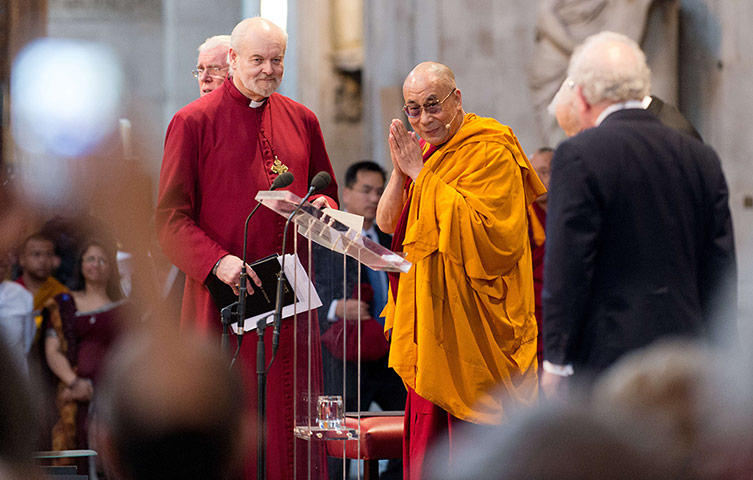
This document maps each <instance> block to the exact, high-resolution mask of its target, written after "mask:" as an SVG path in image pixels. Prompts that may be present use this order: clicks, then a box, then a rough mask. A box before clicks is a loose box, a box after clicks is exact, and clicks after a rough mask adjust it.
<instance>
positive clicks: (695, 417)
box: [592, 339, 753, 480]
mask: <svg viewBox="0 0 753 480" xmlns="http://www.w3.org/2000/svg"><path fill="white" fill-rule="evenodd" d="M743 364H745V362H744V361H741V358H733V357H732V355H729V351H725V352H722V351H721V350H719V351H715V350H713V349H711V348H710V347H707V346H705V345H703V344H701V343H697V342H691V341H688V340H683V339H672V340H664V341H659V342H656V343H654V344H652V345H651V346H649V347H647V348H644V349H641V350H637V351H635V352H632V353H631V354H629V355H626V356H625V357H623V358H622V359H621V360H620V361H619V362H617V363H616V364H615V365H614V366H613V367H612V368H610V369H609V370H607V371H606V372H605V373H604V375H602V377H601V378H600V379H599V380H598V382H597V383H596V385H595V386H594V389H593V396H592V409H593V410H594V411H596V412H597V413H598V414H599V415H600V416H601V417H602V418H603V419H605V421H607V422H609V423H610V424H611V425H612V426H613V427H614V428H615V429H617V430H618V431H624V432H629V433H630V434H631V435H634V436H635V438H634V440H635V441H636V442H639V443H640V444H641V445H643V446H644V447H645V451H646V452H647V453H649V454H651V455H653V456H655V457H657V458H660V459H662V460H664V461H666V462H667V463H668V465H669V466H671V468H672V472H673V478H688V479H699V480H717V479H719V480H721V479H725V480H735V479H749V478H751V475H753V433H751V432H753V408H752V407H751V398H753V395H752V394H753V389H752V388H751V386H753V382H751V380H750V379H749V371H747V370H746V369H745V368H738V367H739V366H740V365H743Z"/></svg>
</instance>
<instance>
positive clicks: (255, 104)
mask: <svg viewBox="0 0 753 480" xmlns="http://www.w3.org/2000/svg"><path fill="white" fill-rule="evenodd" d="M266 101H267V99H266V98H265V99H264V100H262V101H260V102H257V101H256V100H251V101H250V102H249V103H248V106H249V107H251V108H259V107H261V106H262V105H264V102H266Z"/></svg>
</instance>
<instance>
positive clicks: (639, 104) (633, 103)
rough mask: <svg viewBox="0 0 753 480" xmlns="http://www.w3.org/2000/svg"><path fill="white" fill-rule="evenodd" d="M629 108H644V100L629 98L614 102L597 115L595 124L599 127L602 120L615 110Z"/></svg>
mask: <svg viewBox="0 0 753 480" xmlns="http://www.w3.org/2000/svg"><path fill="white" fill-rule="evenodd" d="M629 108H639V109H644V107H643V101H642V100H628V101H627V102H618V103H613V104H611V105H610V106H608V107H607V108H605V109H604V110H603V111H602V112H601V113H600V114H599V116H598V117H596V123H595V124H594V126H595V127H598V126H599V125H601V122H603V121H604V119H605V118H607V117H608V116H609V115H611V114H613V113H614V112H618V111H620V110H627V109H629Z"/></svg>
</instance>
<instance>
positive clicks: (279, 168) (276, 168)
mask: <svg viewBox="0 0 753 480" xmlns="http://www.w3.org/2000/svg"><path fill="white" fill-rule="evenodd" d="M270 170H272V173H276V174H277V175H280V174H283V173H285V172H287V171H288V166H287V165H285V164H284V163H282V162H281V161H280V159H279V158H277V155H275V162H274V163H273V164H272V168H271V169H270Z"/></svg>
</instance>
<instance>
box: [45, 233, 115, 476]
mask: <svg viewBox="0 0 753 480" xmlns="http://www.w3.org/2000/svg"><path fill="white" fill-rule="evenodd" d="M77 267H78V270H79V273H78V284H77V285H76V287H75V288H76V289H75V290H74V291H72V292H71V293H63V294H60V295H58V296H56V297H55V298H54V299H53V300H51V301H50V302H49V303H48V305H47V307H46V315H45V322H46V325H45V338H44V354H45V357H46V361H47V366H48V367H49V368H50V370H51V371H52V373H53V374H54V376H55V378H54V380H56V382H57V389H56V398H55V407H56V410H57V415H58V418H57V421H56V423H55V424H54V426H53V427H52V449H53V450H72V449H86V448H89V441H88V426H89V425H88V413H89V405H90V403H91V401H92V398H93V395H95V391H96V386H97V382H98V375H99V371H100V367H101V366H102V365H103V364H104V361H105V358H106V356H107V353H108V350H109V349H110V347H111V345H112V344H113V343H114V342H115V340H116V339H117V337H118V335H119V334H120V332H121V330H122V329H123V323H124V318H125V315H126V308H127V303H126V299H124V298H123V293H122V291H121V288H120V275H119V273H118V265H117V261H116V257H115V249H114V248H109V246H108V245H107V244H106V243H105V242H102V241H100V240H96V239H92V240H89V241H88V242H85V244H84V246H83V249H82V253H81V254H80V255H79V257H78V261H77ZM63 460H64V461H62V462H60V463H72V461H71V460H70V459H63ZM65 460H68V461H67V462H65ZM78 473H79V474H87V473H88V461H87V459H86V458H83V459H80V460H79V461H78Z"/></svg>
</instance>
